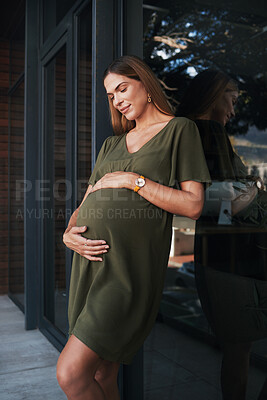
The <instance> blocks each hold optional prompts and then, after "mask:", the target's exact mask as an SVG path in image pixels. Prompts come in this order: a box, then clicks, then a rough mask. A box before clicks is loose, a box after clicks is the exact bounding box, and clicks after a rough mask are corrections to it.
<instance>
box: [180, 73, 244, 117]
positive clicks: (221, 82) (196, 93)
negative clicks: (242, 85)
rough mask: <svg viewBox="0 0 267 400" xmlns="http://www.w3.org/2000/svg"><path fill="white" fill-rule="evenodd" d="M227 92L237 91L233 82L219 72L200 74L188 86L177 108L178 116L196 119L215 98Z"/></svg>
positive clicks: (235, 83) (207, 109)
mask: <svg viewBox="0 0 267 400" xmlns="http://www.w3.org/2000/svg"><path fill="white" fill-rule="evenodd" d="M228 90H236V91H238V85H237V82H236V81H235V80H233V79H232V78H230V77H229V76H228V75H226V74H225V73H224V72H222V71H219V70H213V69H207V70H205V71H203V72H200V73H199V74H198V75H197V76H196V77H195V78H193V79H192V81H191V82H190V84H189V87H188V89H187V90H186V92H185V94H184V96H183V98H182V100H181V103H180V105H179V108H178V115H179V116H183V117H188V118H190V119H193V120H194V119H197V118H199V117H200V116H202V115H204V114H206V113H207V112H208V111H209V110H210V108H211V107H212V106H213V104H214V103H215V101H216V100H217V98H218V97H219V96H220V95H221V94H222V93H223V92H224V91H228Z"/></svg>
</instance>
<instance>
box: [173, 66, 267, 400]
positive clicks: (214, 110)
mask: <svg viewBox="0 0 267 400" xmlns="http://www.w3.org/2000/svg"><path fill="white" fill-rule="evenodd" d="M237 98H238V88H237V85H236V83H235V82H234V81H233V80H231V79H230V78H229V77H228V76H227V75H225V74H224V73H222V72H219V71H213V70H206V71H204V72H202V73H200V74H199V75H197V76H196V77H195V78H194V79H193V80H192V81H191V83H190V86H189V88H188V90H187V92H186V93H185V95H184V98H183V99H182V102H181V104H180V107H179V115H182V116H186V117H188V118H191V119H193V120H194V121H195V123H196V124H197V126H198V129H199V132H200V136H201V139H202V144H203V149H204V153H205V157H206V160H207V165H208V167H209V171H210V175H211V178H212V181H213V182H214V181H219V182H221V184H222V185H224V186H225V187H227V186H226V185H227V184H226V183H225V182H226V181H227V182H228V183H229V181H240V180H244V179H245V178H246V177H247V171H246V167H245V166H244V164H243V163H242V161H241V159H240V158H239V157H238V155H237V154H236V153H235V152H234V151H233V149H232V146H231V143H230V141H229V138H228V136H227V134H226V132H225V129H224V126H225V124H226V123H227V122H228V121H229V120H230V118H231V117H233V116H234V115H235V113H234V105H235V103H236V101H237ZM260 184H261V182H260V181H258V185H259V186H260ZM211 190H212V186H211ZM216 190H219V185H218V183H217V186H216ZM257 192H258V189H257V187H256V186H255V180H253V181H252V183H250V186H249V192H248V193H246V196H244V198H245V199H246V201H247V202H250V201H253V200H254V199H255V197H256V196H257ZM238 200H239V201H238ZM241 200H243V201H240V198H238V199H237V201H236V200H235V201H233V202H232V215H233V214H234V213H237V214H236V217H235V219H236V220H237V221H238V215H239V214H238V212H239V213H240V211H241V210H242V208H244V206H245V205H246V204H247V203H246V201H244V199H242V196H241ZM207 203H208V202H207ZM205 215H206V216H202V217H201V219H200V220H199V221H198V222H197V228H196V242H195V260H196V282H197V288H198V292H199V297H200V300H201V303H202V307H203V310H204V312H205V315H206V316H207V319H208V320H209V323H210V325H211V326H212V328H213V330H214V332H215V334H216V336H217V337H218V338H219V340H220V342H221V343H222V348H223V361H222V370H221V385H222V392H223V398H224V399H225V400H226V399H227V400H244V399H245V393H246V384H247V377H248V367H249V355H250V349H251V341H252V340H256V339H258V338H262V337H264V335H266V336H267V324H266V318H265V314H264V309H265V307H266V306H264V302H266V300H267V296H266V294H265V293H266V289H267V286H266V283H265V282H263V281H262V280H263V279H265V273H266V272H265V269H266V265H265V264H266V257H265V256H264V255H263V254H262V250H261V249H260V248H259V246H258V241H259V234H258V233H256V234H253V229H252V228H251V229H249V228H248V225H246V224H245V225H246V227H247V228H246V229H244V225H242V224H241V225H238V227H239V230H238V229H235V230H234V227H231V226H230V227H227V226H226V227H224V228H223V227H218V225H217V221H218V215H217V216H216V218H215V215H213V214H212V211H211V210H209V209H208V207H206V209H205ZM243 222H244V221H243ZM254 228H255V227H254ZM240 229H241V230H242V229H243V230H242V231H240ZM223 230H224V231H223ZM208 232H210V234H208ZM260 237H261V236H260ZM204 243H205V245H204ZM263 252H264V250H263ZM229 272H231V273H232V274H230V273H229ZM240 275H242V277H241V276H240ZM255 290H256V291H258V292H256V295H255ZM262 396H264V394H263V393H262ZM261 398H263V397H261Z"/></svg>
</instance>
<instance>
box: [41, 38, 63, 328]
mask: <svg viewBox="0 0 267 400" xmlns="http://www.w3.org/2000/svg"><path fill="white" fill-rule="evenodd" d="M43 140H44V142H43V144H44V153H43V167H44V170H43V180H42V181H41V185H40V197H41V199H40V200H41V201H42V204H43V207H42V218H43V239H44V242H43V243H44V253H43V260H44V270H43V289H44V292H43V293H44V299H43V300H44V303H43V306H44V309H43V312H44V317H45V318H46V319H47V320H48V321H49V322H50V323H51V324H52V325H54V326H55V327H56V328H57V329H58V330H59V331H60V332H61V333H63V334H66V331H67V320H66V268H65V266H66V256H65V246H64V244H63V242H62V233H63V232H64V229H65V217H66V215H65V210H66V196H67V191H68V183H67V181H66V159H67V157H66V45H64V46H62V48H61V49H60V50H59V51H58V52H57V53H56V54H55V55H54V57H52V59H51V60H50V61H49V62H48V63H47V64H46V66H45V69H44V137H43Z"/></svg>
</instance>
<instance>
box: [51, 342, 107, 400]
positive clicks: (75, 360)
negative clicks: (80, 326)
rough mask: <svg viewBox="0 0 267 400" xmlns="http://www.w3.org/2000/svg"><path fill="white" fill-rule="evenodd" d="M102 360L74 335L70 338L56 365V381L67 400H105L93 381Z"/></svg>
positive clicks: (99, 387)
mask: <svg viewBox="0 0 267 400" xmlns="http://www.w3.org/2000/svg"><path fill="white" fill-rule="evenodd" d="M102 361H103V360H102V359H101V358H100V357H99V356H98V355H97V354H96V353H95V352H94V351H92V350H91V349H89V348H88V347H87V346H86V345H85V344H84V343H82V342H81V341H80V340H79V339H77V338H76V337H75V336H74V335H72V336H71V337H70V339H69V340H68V342H67V344H66V346H65V348H64V349H63V351H62V353H61V355H60V357H59V359H58V364H57V379H58V383H59V385H60V386H61V388H62V390H63V391H64V393H65V394H66V395H67V398H68V400H106V397H105V394H104V392H103V389H102V388H101V386H100V385H99V383H98V382H97V381H96V380H95V374H96V371H97V370H98V368H99V367H100V365H101V363H102Z"/></svg>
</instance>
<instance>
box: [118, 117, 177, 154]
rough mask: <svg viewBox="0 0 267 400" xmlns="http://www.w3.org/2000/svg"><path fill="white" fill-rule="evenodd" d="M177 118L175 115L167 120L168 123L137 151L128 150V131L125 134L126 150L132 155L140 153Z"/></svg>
mask: <svg viewBox="0 0 267 400" xmlns="http://www.w3.org/2000/svg"><path fill="white" fill-rule="evenodd" d="M175 118H176V117H173V118H172V119H170V120H169V121H168V122H167V124H166V125H165V126H164V127H163V128H162V129H160V130H159V131H158V132H157V133H156V134H155V135H154V136H152V138H150V139H149V140H148V141H147V142H145V143H144V144H143V145H142V146H141V147H140V148H139V149H138V150H136V151H134V152H132V153H131V152H130V151H129V150H128V147H127V141H126V137H127V134H128V132H127V133H125V135H124V146H125V149H126V152H127V153H128V154H130V155H134V154H137V153H139V151H140V150H142V148H143V147H145V146H146V145H147V144H149V143H150V142H151V141H153V139H154V138H155V137H157V136H158V135H159V134H160V133H162V132H163V131H164V130H165V129H166V128H167V127H168V126H169V124H170V122H171V121H173V120H174V119H175Z"/></svg>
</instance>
